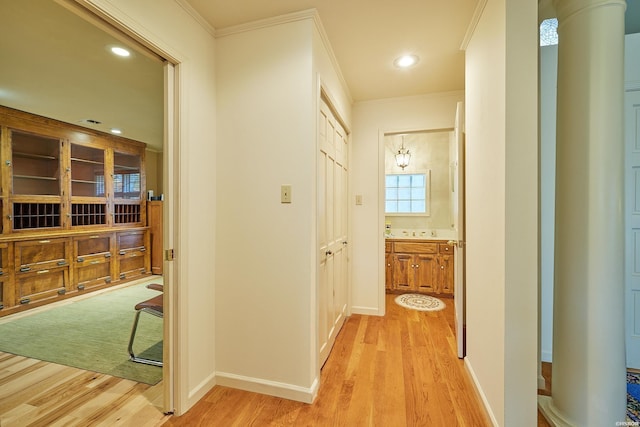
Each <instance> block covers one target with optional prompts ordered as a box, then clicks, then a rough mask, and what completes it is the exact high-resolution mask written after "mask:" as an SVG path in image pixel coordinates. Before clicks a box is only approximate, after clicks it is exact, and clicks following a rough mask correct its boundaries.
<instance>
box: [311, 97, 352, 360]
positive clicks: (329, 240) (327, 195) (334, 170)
mask: <svg viewBox="0 0 640 427" xmlns="http://www.w3.org/2000/svg"><path fill="white" fill-rule="evenodd" d="M318 120H319V122H318V142H319V143H318V146H319V153H318V228H319V230H318V242H319V248H318V249H319V254H318V255H319V256H318V258H319V284H318V310H319V313H318V322H319V325H318V326H319V327H318V334H319V336H318V348H319V351H320V364H321V365H323V364H324V362H325V361H326V360H327V357H328V356H329V353H330V352H331V348H332V347H333V343H334V342H335V338H336V336H337V335H338V332H339V331H340V328H341V327H342V324H343V323H344V318H345V315H346V310H347V277H348V274H347V271H348V266H347V172H348V169H347V152H348V150H347V141H348V140H347V135H346V133H345V131H344V129H343V128H342V127H341V126H340V124H339V123H338V121H337V120H336V118H335V116H334V114H333V113H332V111H331V109H330V108H329V106H328V105H327V104H326V103H325V102H324V101H321V107H320V113H319V118H318Z"/></svg>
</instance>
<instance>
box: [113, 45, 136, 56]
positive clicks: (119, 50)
mask: <svg viewBox="0 0 640 427" xmlns="http://www.w3.org/2000/svg"><path fill="white" fill-rule="evenodd" d="M111 52H113V54H114V55H118V56H122V57H127V56H131V52H129V51H128V50H127V49H125V48H123V47H120V46H113V47H111Z"/></svg>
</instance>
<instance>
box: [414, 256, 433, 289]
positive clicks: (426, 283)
mask: <svg viewBox="0 0 640 427" xmlns="http://www.w3.org/2000/svg"><path fill="white" fill-rule="evenodd" d="M414 263H415V264H414V265H415V267H414V270H415V281H416V283H415V288H414V289H416V290H418V291H420V292H437V290H438V287H437V286H436V277H437V276H436V274H435V273H436V268H435V267H436V256H435V255H432V254H418V255H415V256H414Z"/></svg>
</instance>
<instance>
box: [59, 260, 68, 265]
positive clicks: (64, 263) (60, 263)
mask: <svg viewBox="0 0 640 427" xmlns="http://www.w3.org/2000/svg"><path fill="white" fill-rule="evenodd" d="M58 265H61V266H62V265H67V261H58Z"/></svg>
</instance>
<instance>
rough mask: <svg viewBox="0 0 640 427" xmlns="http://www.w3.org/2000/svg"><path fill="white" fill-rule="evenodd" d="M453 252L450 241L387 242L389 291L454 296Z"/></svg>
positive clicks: (392, 239) (402, 240) (388, 240)
mask: <svg viewBox="0 0 640 427" xmlns="http://www.w3.org/2000/svg"><path fill="white" fill-rule="evenodd" d="M453 252H454V251H453V246H452V245H450V244H449V243H448V241H447V240H423V239H402V238H399V239H396V238H387V239H386V241H385V266H386V274H385V287H386V290H387V291H388V292H420V293H427V294H435V295H444V296H453V274H454V254H453Z"/></svg>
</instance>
